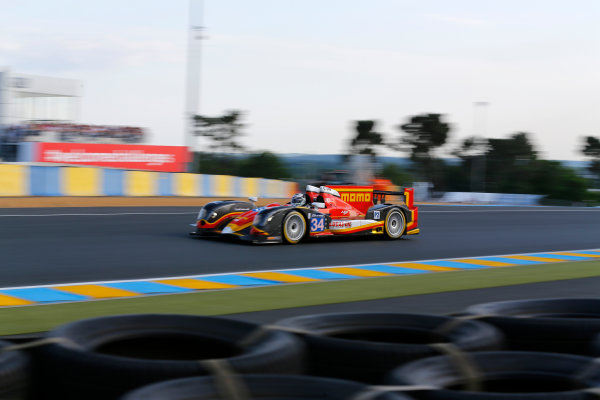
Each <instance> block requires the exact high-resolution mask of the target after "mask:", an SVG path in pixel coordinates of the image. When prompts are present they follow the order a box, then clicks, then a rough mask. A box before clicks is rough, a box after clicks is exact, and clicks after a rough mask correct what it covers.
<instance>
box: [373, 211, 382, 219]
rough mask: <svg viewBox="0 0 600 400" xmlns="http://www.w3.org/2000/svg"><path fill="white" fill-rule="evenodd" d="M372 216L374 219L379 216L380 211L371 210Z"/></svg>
mask: <svg viewBox="0 0 600 400" xmlns="http://www.w3.org/2000/svg"><path fill="white" fill-rule="evenodd" d="M373 218H375V219H379V218H381V212H380V211H373Z"/></svg>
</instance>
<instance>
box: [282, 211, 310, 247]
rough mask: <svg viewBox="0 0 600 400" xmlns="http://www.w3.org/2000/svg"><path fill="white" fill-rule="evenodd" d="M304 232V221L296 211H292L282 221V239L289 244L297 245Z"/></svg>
mask: <svg viewBox="0 0 600 400" xmlns="http://www.w3.org/2000/svg"><path fill="white" fill-rule="evenodd" d="M305 232H306V220H305V219H304V217H303V216H302V214H300V213H299V212H298V211H292V212H290V213H289V214H288V215H286V216H285V218H284V219H283V237H284V239H285V241H286V242H288V243H289V244H296V243H298V242H299V241H300V240H301V239H302V238H303V237H304V234H305Z"/></svg>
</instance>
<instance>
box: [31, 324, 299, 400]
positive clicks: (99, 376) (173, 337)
mask: <svg viewBox="0 0 600 400" xmlns="http://www.w3.org/2000/svg"><path fill="white" fill-rule="evenodd" d="M257 328H258V325H255V324H252V323H247V322H241V321H236V320H231V319H225V318H217V317H203V316H188V315H167V314H139V315H120V316H111V317H100V318H92V319H87V320H81V321H77V322H73V323H70V324H66V325H63V326H61V327H58V328H56V329H55V330H53V331H50V332H49V333H48V335H47V338H49V339H61V340H62V342H60V343H54V344H49V345H46V346H41V347H39V348H37V349H36V350H35V351H34V352H33V355H34V360H35V361H36V364H37V365H36V371H35V372H36V374H35V379H36V381H37V384H36V385H35V389H41V390H36V393H35V397H34V398H35V399H59V398H60V399H114V398H117V397H118V396H121V395H123V394H124V393H126V392H127V391H130V390H132V389H135V388H138V387H140V386H142V385H147V384H150V383H153V382H157V381H163V380H168V379H174V378H180V377H186V376H199V375H208V374H210V370H209V369H208V368H207V367H206V365H205V364H203V363H202V362H199V360H210V359H223V360H227V362H228V364H229V366H230V367H231V369H232V370H233V371H235V372H236V373H253V372H255V373H258V372H260V373H280V374H286V373H289V374H300V373H302V372H303V369H304V367H303V346H302V344H301V343H300V341H299V340H298V339H296V338H295V337H294V336H293V335H291V334H289V333H286V332H280V331H270V332H268V333H266V334H265V335H263V336H262V337H261V338H259V339H258V340H256V341H254V342H253V343H252V344H251V345H249V346H246V347H242V346H239V345H238V342H239V341H240V339H242V338H244V337H246V336H247V335H248V334H249V333H251V332H253V331H255V330H256V329H257ZM42 388H43V389H42Z"/></svg>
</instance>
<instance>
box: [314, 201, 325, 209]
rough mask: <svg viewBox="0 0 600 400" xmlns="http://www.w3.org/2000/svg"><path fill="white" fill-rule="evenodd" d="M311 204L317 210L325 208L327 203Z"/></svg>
mask: <svg viewBox="0 0 600 400" xmlns="http://www.w3.org/2000/svg"><path fill="white" fill-rule="evenodd" d="M311 204H312V205H313V206H315V207H316V208H325V203H319V202H312V203H311Z"/></svg>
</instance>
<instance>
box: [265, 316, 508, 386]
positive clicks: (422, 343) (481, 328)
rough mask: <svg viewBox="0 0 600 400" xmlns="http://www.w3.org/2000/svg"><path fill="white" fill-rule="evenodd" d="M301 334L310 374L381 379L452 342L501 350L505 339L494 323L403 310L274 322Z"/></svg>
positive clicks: (458, 345)
mask: <svg viewBox="0 0 600 400" xmlns="http://www.w3.org/2000/svg"><path fill="white" fill-rule="evenodd" d="M276 326H279V327H281V328H282V329H289V330H292V331H297V332H303V333H300V334H299V337H300V338H301V339H302V340H303V341H304V343H305V344H306V347H307V357H308V372H309V373H310V374H313V375H317V376H327V377H332V378H341V379H351V380H355V381H360V382H366V383H371V384H380V383H383V380H384V378H385V376H386V374H387V373H389V371H390V370H392V369H393V368H394V367H396V366H398V365H400V364H403V363H406V362H408V361H412V360H416V359H419V358H424V357H428V356H433V355H439V354H440V351H439V350H437V349H436V347H435V346H432V344H437V343H451V344H452V345H454V346H455V347H456V348H457V349H460V350H461V351H478V350H499V349H501V348H502V347H503V342H504V338H503V336H502V334H501V333H500V332H499V331H498V330H497V329H495V328H494V327H493V326H491V325H488V324H486V323H483V322H479V321H461V320H458V319H456V318H452V317H444V316H439V315H427V314H400V313H339V314H321V315H308V316H301V317H295V318H289V319H284V320H281V321H279V322H277V323H276Z"/></svg>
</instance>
